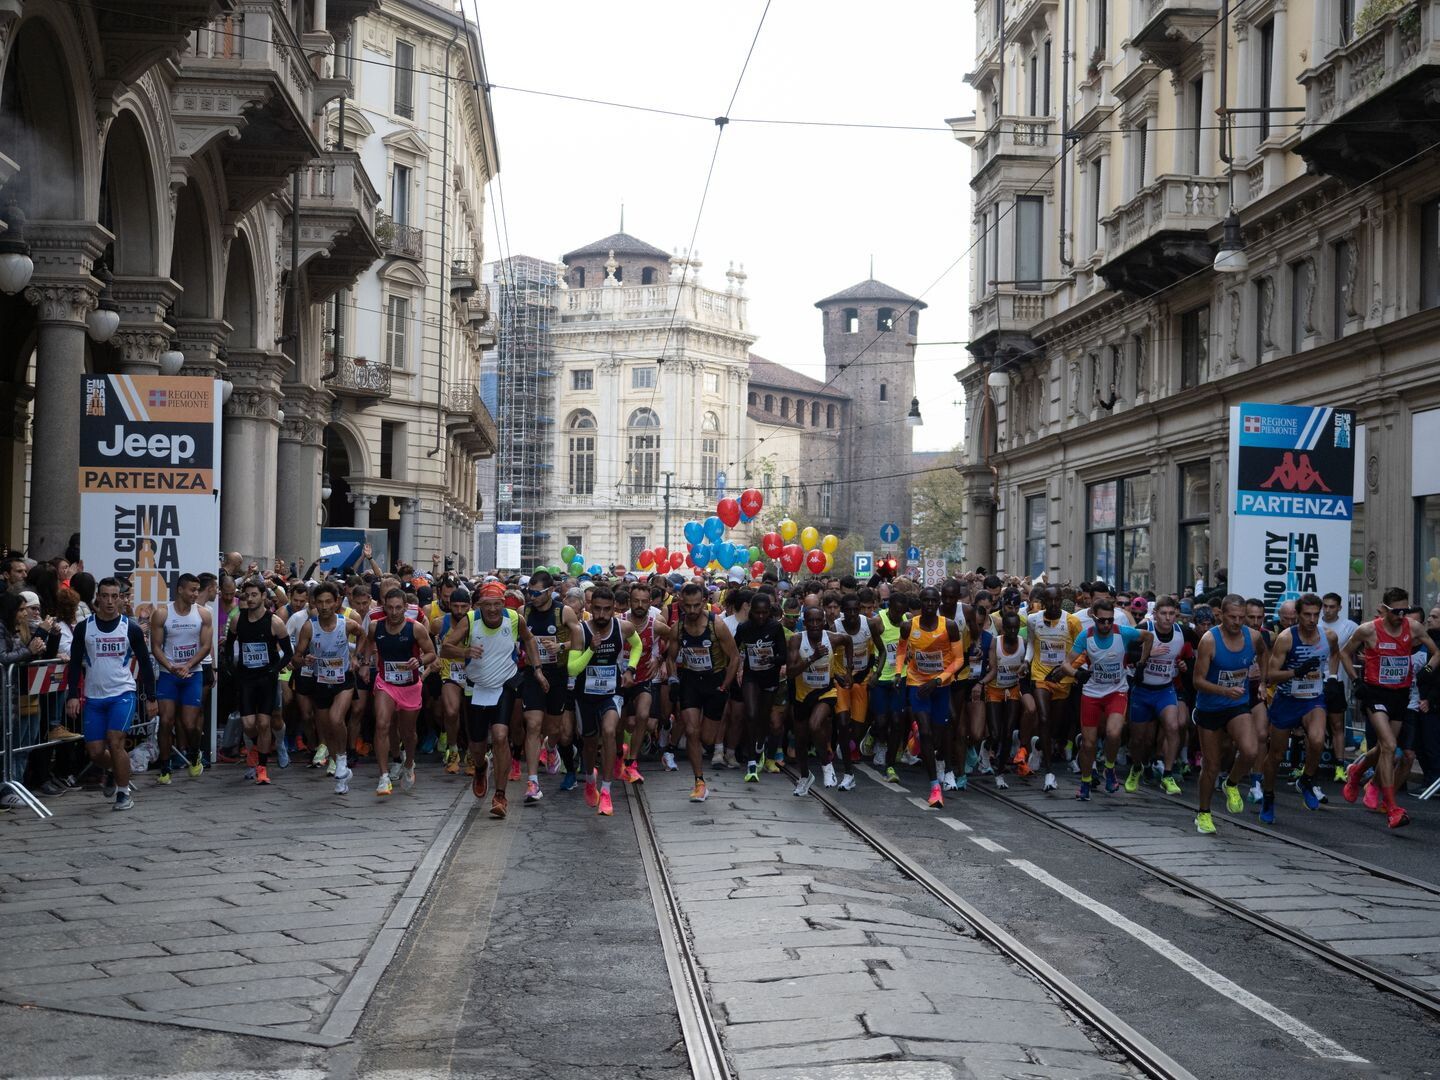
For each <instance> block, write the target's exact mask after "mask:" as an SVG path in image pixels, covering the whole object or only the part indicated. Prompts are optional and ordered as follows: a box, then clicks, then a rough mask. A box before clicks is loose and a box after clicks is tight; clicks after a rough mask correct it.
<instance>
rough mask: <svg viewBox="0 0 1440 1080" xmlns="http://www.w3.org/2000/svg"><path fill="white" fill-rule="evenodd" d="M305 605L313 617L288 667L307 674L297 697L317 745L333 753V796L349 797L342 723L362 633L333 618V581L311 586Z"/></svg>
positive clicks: (358, 626) (355, 624) (336, 601)
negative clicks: (311, 719)
mask: <svg viewBox="0 0 1440 1080" xmlns="http://www.w3.org/2000/svg"><path fill="white" fill-rule="evenodd" d="M310 600H311V602H312V603H313V604H314V605H315V615H314V616H313V617H312V618H310V619H309V620H308V621H307V622H305V624H304V625H302V626H301V627H300V634H299V637H298V638H297V639H296V643H295V659H294V664H295V667H296V668H297V670H304V669H305V668H306V667H307V666H308V667H309V669H310V671H311V677H310V679H309V681H308V682H307V683H306V684H305V685H304V686H303V687H302V689H301V693H302V694H304V695H305V696H306V698H307V700H308V703H309V705H310V707H311V708H312V710H313V711H314V716H315V724H316V729H317V735H318V737H319V739H320V746H321V747H335V748H336V749H335V753H334V761H335V794H336V795H344V794H346V793H348V792H349V790H350V777H351V776H353V775H354V773H353V772H352V770H351V768H350V757H349V753H348V751H347V749H346V746H347V742H346V734H347V733H346V720H347V718H348V717H349V715H350V699H351V697H352V696H353V695H354V693H355V671H354V667H353V665H352V664H351V658H350V650H351V648H352V647H353V646H352V643H353V642H354V641H355V640H356V639H357V638H358V637H360V636H361V635H362V634H363V633H364V632H365V628H364V625H363V624H362V623H360V622H359V621H358V620H352V619H350V618H348V617H346V616H343V615H341V614H339V608H340V590H339V589H338V588H337V587H336V586H335V584H334V583H333V582H330V581H322V582H320V583H319V584H318V585H316V586H315V588H314V590H313V591H312V592H311V594H310ZM307 661H308V664H307ZM317 752H318V751H317Z"/></svg>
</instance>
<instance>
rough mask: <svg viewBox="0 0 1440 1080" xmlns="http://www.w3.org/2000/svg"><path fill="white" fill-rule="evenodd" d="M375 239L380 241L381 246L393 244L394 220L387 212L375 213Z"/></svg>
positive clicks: (391, 245)
mask: <svg viewBox="0 0 1440 1080" xmlns="http://www.w3.org/2000/svg"><path fill="white" fill-rule="evenodd" d="M375 239H376V240H378V241H380V246H381V247H385V248H388V247H393V246H394V244H395V220H394V218H392V217H391V216H390V215H389V214H376V215H375Z"/></svg>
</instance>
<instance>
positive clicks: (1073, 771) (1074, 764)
mask: <svg viewBox="0 0 1440 1080" xmlns="http://www.w3.org/2000/svg"><path fill="white" fill-rule="evenodd" d="M1066 766H1067V767H1068V768H1069V770H1070V775H1071V776H1079V775H1080V761H1079V759H1078V758H1073V757H1072V758H1071V759H1070V760H1069V761H1067V762H1066Z"/></svg>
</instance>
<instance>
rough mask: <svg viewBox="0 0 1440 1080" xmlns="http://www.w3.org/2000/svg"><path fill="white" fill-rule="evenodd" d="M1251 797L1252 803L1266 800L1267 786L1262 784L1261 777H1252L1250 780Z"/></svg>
mask: <svg viewBox="0 0 1440 1080" xmlns="http://www.w3.org/2000/svg"><path fill="white" fill-rule="evenodd" d="M1249 798H1250V801H1251V802H1252V803H1262V802H1264V801H1265V788H1264V786H1263V785H1261V783H1260V778H1259V777H1252V778H1251V780H1250V792H1249Z"/></svg>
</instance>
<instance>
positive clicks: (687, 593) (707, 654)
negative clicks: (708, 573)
mask: <svg viewBox="0 0 1440 1080" xmlns="http://www.w3.org/2000/svg"><path fill="white" fill-rule="evenodd" d="M680 607H681V618H680V621H679V623H678V624H676V626H675V630H676V633H675V636H674V637H673V638H671V640H670V666H671V667H672V668H673V669H674V670H675V671H676V674H677V676H678V678H679V686H678V690H679V695H678V696H679V701H678V704H679V706H680V723H681V724H682V725H683V726H684V728H685V752H686V754H687V755H688V756H689V758H690V768H691V770H692V771H693V772H694V773H695V786H694V787H693V788H691V789H690V801H691V802H704V801H705V799H706V798H707V797H708V795H709V792H708V789H707V788H706V786H705V772H704V762H705V757H704V755H705V747H704V743H705V742H706V741H707V740H706V739H704V738H702V736H703V735H704V734H705V733H706V732H707V731H708V732H709V733H710V739H709V740H708V741H710V742H713V741H714V740H715V738H717V737H718V735H719V727H720V723H721V721H722V720H723V718H724V715H725V702H726V701H728V700H729V693H730V684H731V683H733V682H734V681H735V679H736V678H737V677H738V676H739V674H740V653H739V651H738V650H737V649H736V648H735V639H734V638H733V637H731V636H730V631H729V630H727V629H726V628H725V624H724V623H723V622H719V621H718V620H717V619H716V618H715V615H714V613H713V612H712V611H710V610H709V606H708V604H707V603H706V599H705V590H704V589H703V588H702V587H701V586H700V585H698V584H696V583H695V582H693V581H692V582H689V583H688V584H686V585H685V586H683V587H682V588H681V590H680ZM721 664H724V670H723V671H722V670H721ZM702 718H703V723H702ZM702 729H703V730H702Z"/></svg>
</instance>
